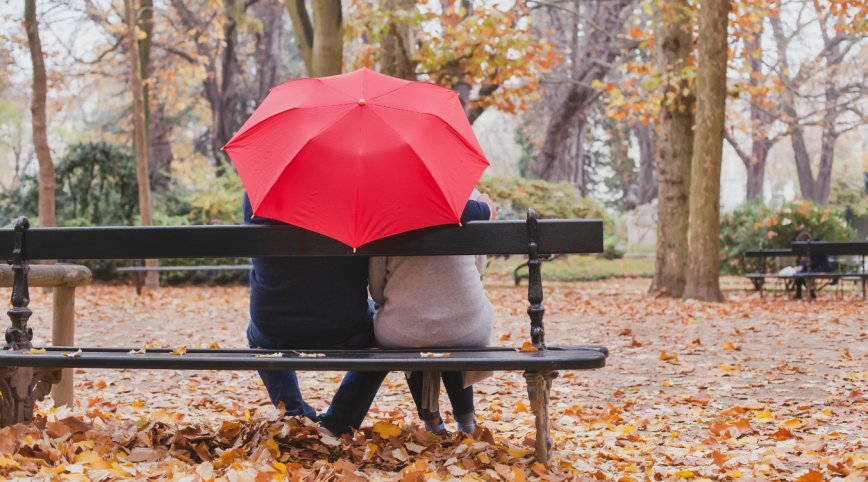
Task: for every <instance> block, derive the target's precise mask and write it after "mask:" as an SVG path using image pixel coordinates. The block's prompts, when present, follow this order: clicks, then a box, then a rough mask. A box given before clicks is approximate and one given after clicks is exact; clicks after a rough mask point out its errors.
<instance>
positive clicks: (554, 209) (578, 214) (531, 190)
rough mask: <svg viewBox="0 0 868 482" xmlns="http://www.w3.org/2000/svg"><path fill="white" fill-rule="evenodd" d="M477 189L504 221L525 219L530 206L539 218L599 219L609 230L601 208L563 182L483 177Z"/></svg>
mask: <svg viewBox="0 0 868 482" xmlns="http://www.w3.org/2000/svg"><path fill="white" fill-rule="evenodd" d="M478 189H479V190H480V191H481V192H483V193H486V194H488V195H489V196H491V199H492V200H494V202H496V203H497V205H498V215H499V217H500V218H503V219H525V218H526V217H527V209H528V208H531V207H532V208H534V209H536V214H537V216H538V217H539V218H554V219H593V218H600V219H603V221H604V222H605V223H606V227H607V228H608V227H609V217H608V216H607V215H606V213H605V212H604V211H603V210H602V208H600V206H599V205H598V204H597V203H596V202H595V201H594V200H593V199H591V198H590V197H587V196H586V197H583V196H582V193H581V192H580V191H579V189H578V188H577V187H576V186H574V185H572V184H570V183H569V182H566V181H564V182H560V183H557V184H555V183H552V182H547V181H541V180H538V179H524V178H517V177H511V178H502V177H485V178H482V179H481V180H480V181H479V185H478ZM607 231H609V230H608V229H607Z"/></svg>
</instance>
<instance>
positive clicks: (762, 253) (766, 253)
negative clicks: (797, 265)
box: [744, 248, 795, 258]
mask: <svg viewBox="0 0 868 482" xmlns="http://www.w3.org/2000/svg"><path fill="white" fill-rule="evenodd" d="M780 256H795V254H794V253H793V250H792V249H789V248H784V249H748V250H746V251H745V252H744V257H745V258H775V257H780Z"/></svg>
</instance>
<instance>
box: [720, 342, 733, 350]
mask: <svg viewBox="0 0 868 482" xmlns="http://www.w3.org/2000/svg"><path fill="white" fill-rule="evenodd" d="M723 349H724V350H727V351H732V350H735V347H734V346H733V345H732V343H730V342H728V341H725V342H723Z"/></svg>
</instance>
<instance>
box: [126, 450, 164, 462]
mask: <svg viewBox="0 0 868 482" xmlns="http://www.w3.org/2000/svg"><path fill="white" fill-rule="evenodd" d="M162 458H163V454H162V453H161V452H160V451H159V450H155V449H146V448H142V447H139V448H134V449H133V451H132V452H130V455H129V457H127V461H128V462H156V461H158V460H160V459H162Z"/></svg>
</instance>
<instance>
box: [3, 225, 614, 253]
mask: <svg viewBox="0 0 868 482" xmlns="http://www.w3.org/2000/svg"><path fill="white" fill-rule="evenodd" d="M533 221H534V224H535V225H536V229H537V230H538V233H537V239H538V241H537V242H538V246H539V248H538V249H539V252H540V253H545V254H566V253H600V252H602V251H603V222H602V220H599V219H580V220H579V219H573V220H554V219H551V220H550V219H544V220H539V221H537V220H536V219H535V218H534V220H533ZM528 226H529V223H528V222H525V221H483V222H470V223H467V224H465V225H464V226H456V225H449V226H434V227H430V228H425V229H419V230H416V231H411V232H408V233H403V234H398V235H394V236H390V237H388V238H383V239H380V240H377V241H374V242H371V243H368V244H365V245H363V246H361V247H359V248H358V249H356V250H353V249H352V248H350V247H349V246H347V245H345V244H343V243H341V242H340V241H336V240H334V239H332V238H329V237H326V236H323V235H321V234H317V233H315V232H312V231H308V230H305V229H302V228H298V227H295V226H166V227H141V226H117V227H96V228H32V229H27V231H26V234H25V235H24V236H25V239H24V252H23V258H24V259H27V260H59V259H154V258H157V259H159V258H164V259H165V258H230V257H254V258H256V257H270V256H371V255H376V256H421V255H425V256H433V255H461V254H492V255H494V254H500V255H506V254H527V253H528ZM14 244H15V233H14V230H13V229H0V246H2V249H4V250H7V251H6V253H5V254H6V259H11V252H12V248H13V246H14Z"/></svg>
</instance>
